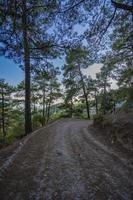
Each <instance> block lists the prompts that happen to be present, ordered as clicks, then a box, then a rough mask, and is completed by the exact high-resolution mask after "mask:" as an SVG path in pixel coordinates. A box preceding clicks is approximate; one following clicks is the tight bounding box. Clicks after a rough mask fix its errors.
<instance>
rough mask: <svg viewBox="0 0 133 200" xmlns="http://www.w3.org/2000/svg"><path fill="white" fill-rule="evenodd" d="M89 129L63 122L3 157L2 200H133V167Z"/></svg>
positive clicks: (0, 165) (83, 124)
mask: <svg viewBox="0 0 133 200" xmlns="http://www.w3.org/2000/svg"><path fill="white" fill-rule="evenodd" d="M89 123H90V122H88V121H87V120H74V119H73V120H71V119H65V120H59V121H57V122H54V123H53V124H51V125H49V126H47V127H46V128H43V129H41V130H40V131H38V132H36V133H33V134H32V135H30V136H28V137H27V138H26V139H25V140H24V141H23V143H21V144H20V145H19V146H18V147H17V149H15V148H13V149H8V150H6V151H9V152H5V150H4V152H3V154H2V152H1V153H0V160H1V161H2V162H1V163H0V169H1V173H0V200H132V199H133V168H132V165H129V163H128V160H126V158H123V157H119V155H118V154H115V153H114V152H111V151H110V150H109V148H108V147H107V146H105V145H103V144H102V143H100V142H99V141H97V140H96V139H94V137H93V135H92V134H91V133H90V132H89V129H88V125H89ZM4 153H5V155H4ZM3 155H4V157H3Z"/></svg>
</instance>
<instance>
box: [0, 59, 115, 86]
mask: <svg viewBox="0 0 133 200" xmlns="http://www.w3.org/2000/svg"><path fill="white" fill-rule="evenodd" d="M63 64H64V59H57V60H56V61H54V65H55V66H56V67H61V66H63ZM101 67H102V64H101V63H100V64H98V63H95V64H93V65H91V66H88V68H86V69H83V70H82V72H83V74H85V75H90V76H91V77H92V78H94V79H95V78H96V73H98V72H100V68H101ZM0 78H4V79H5V81H6V82H8V83H9V84H11V85H13V86H16V85H17V84H18V83H20V82H21V81H22V80H24V72H23V71H22V70H21V69H20V68H19V65H18V64H16V63H14V62H13V60H10V59H8V58H5V57H3V56H1V57H0ZM112 88H113V89H115V88H117V86H116V82H115V81H112Z"/></svg>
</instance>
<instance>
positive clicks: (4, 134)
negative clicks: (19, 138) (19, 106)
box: [1, 88, 6, 142]
mask: <svg viewBox="0 0 133 200" xmlns="http://www.w3.org/2000/svg"><path fill="white" fill-rule="evenodd" d="M1 92H2V93H1V96H2V116H1V117H2V132H3V141H4V142H5V137H6V132H5V111H4V91H3V88H2V91H1Z"/></svg>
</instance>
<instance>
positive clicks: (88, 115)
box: [79, 66, 90, 119]
mask: <svg viewBox="0 0 133 200" xmlns="http://www.w3.org/2000/svg"><path fill="white" fill-rule="evenodd" d="M79 75H80V78H81V84H82V89H83V93H84V98H85V102H86V111H87V117H88V119H90V108H89V107H90V106H89V102H88V97H87V96H88V95H87V93H86V90H85V83H84V80H83V75H82V72H81V69H80V66H79Z"/></svg>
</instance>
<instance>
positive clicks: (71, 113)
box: [70, 98, 73, 118]
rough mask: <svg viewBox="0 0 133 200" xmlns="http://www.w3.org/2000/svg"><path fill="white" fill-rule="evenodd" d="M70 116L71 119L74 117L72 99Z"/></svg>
mask: <svg viewBox="0 0 133 200" xmlns="http://www.w3.org/2000/svg"><path fill="white" fill-rule="evenodd" d="M70 115H71V118H72V116H73V101H72V98H71V102H70Z"/></svg>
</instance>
